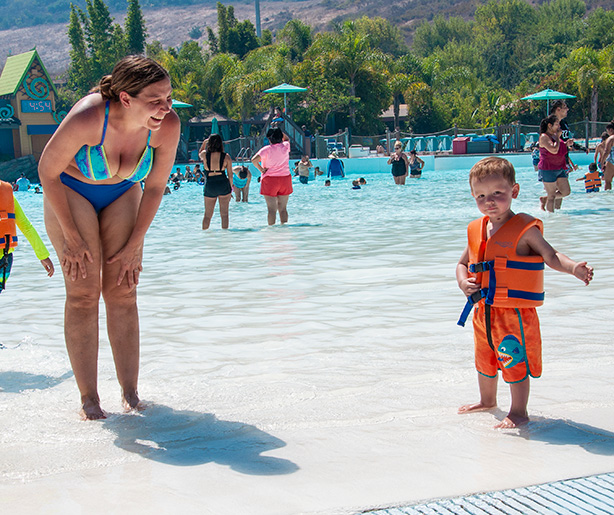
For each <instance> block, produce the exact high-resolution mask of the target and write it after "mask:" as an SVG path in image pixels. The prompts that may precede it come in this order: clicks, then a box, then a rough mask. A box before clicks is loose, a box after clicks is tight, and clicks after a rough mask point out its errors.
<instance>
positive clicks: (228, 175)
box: [198, 134, 232, 230]
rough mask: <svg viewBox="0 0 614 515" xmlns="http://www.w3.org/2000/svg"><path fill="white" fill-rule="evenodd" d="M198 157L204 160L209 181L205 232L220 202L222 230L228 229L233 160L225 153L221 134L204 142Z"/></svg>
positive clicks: (206, 183)
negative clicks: (218, 201) (217, 203)
mask: <svg viewBox="0 0 614 515" xmlns="http://www.w3.org/2000/svg"><path fill="white" fill-rule="evenodd" d="M198 156H199V157H200V158H201V159H202V160H203V167H204V169H205V175H206V176H207V180H206V182H205V216H204V217H203V230H205V229H209V225H210V224H211V218H212V217H213V210H214V209H215V204H216V202H217V200H218V199H219V200H220V217H221V218H222V229H228V205H229V204H230V197H231V196H232V186H231V185H230V181H231V180H232V159H231V158H230V156H229V155H228V154H226V153H225V152H224V143H223V142H222V137H221V136H220V135H219V134H212V135H211V137H210V138H209V139H207V140H205V141H203V144H202V146H201V147H200V152H199V153H198Z"/></svg>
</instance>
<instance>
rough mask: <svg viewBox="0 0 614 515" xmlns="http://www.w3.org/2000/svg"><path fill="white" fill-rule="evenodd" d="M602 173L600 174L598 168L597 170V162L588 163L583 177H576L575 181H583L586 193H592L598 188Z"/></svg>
mask: <svg viewBox="0 0 614 515" xmlns="http://www.w3.org/2000/svg"><path fill="white" fill-rule="evenodd" d="M602 175H603V174H600V173H599V170H597V164H596V163H590V164H589V165H588V173H587V174H586V175H585V176H584V177H579V178H578V179H576V181H584V187H585V188H586V193H594V192H597V191H599V188H601V176H602Z"/></svg>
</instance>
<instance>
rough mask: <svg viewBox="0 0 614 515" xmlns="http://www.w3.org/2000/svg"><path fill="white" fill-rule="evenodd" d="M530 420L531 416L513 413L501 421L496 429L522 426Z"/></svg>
mask: <svg viewBox="0 0 614 515" xmlns="http://www.w3.org/2000/svg"><path fill="white" fill-rule="evenodd" d="M528 421H529V417H525V416H521V415H512V414H511V413H510V414H509V415H508V416H507V417H505V418H504V419H503V420H502V421H501V422H499V423H498V424H497V425H496V426H494V429H513V428H515V427H519V426H522V425H524V424H526V423H527V422H528Z"/></svg>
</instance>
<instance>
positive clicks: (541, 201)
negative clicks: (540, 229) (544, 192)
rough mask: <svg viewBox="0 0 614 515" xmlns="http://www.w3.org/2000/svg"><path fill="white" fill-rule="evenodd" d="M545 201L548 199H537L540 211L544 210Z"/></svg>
mask: <svg viewBox="0 0 614 515" xmlns="http://www.w3.org/2000/svg"><path fill="white" fill-rule="evenodd" d="M546 200H548V197H539V207H541V210H542V211H545V210H546Z"/></svg>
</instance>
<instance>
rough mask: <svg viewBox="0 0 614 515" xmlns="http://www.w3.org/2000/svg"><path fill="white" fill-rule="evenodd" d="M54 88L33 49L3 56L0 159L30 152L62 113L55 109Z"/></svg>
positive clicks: (34, 151)
mask: <svg viewBox="0 0 614 515" xmlns="http://www.w3.org/2000/svg"><path fill="white" fill-rule="evenodd" d="M56 101H57V91H56V89H55V86H54V85H53V82H52V81H51V77H50V76H49V74H48V73H47V70H46V69H45V66H44V65H43V62H42V61H41V58H40V56H39V55H38V52H37V51H36V49H34V50H30V51H29V52H25V53H23V54H18V55H13V56H10V57H8V58H7V60H6V63H5V65H4V69H3V70H2V74H1V75H0V160H9V159H16V158H19V157H23V156H27V155H33V156H34V158H35V159H36V160H37V161H38V160H39V158H40V156H41V153H42V151H43V148H45V145H46V144H47V142H48V141H49V139H50V138H51V135H52V134H53V133H54V132H55V130H56V129H57V127H58V125H59V124H60V122H61V121H62V119H63V118H64V116H66V112H65V111H62V112H58V111H57V110H56V109H57V108H56Z"/></svg>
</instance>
